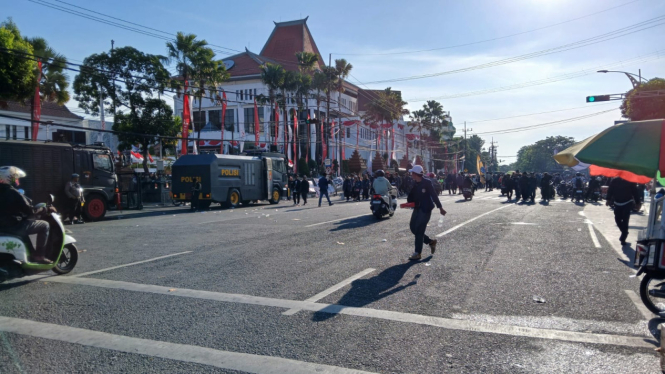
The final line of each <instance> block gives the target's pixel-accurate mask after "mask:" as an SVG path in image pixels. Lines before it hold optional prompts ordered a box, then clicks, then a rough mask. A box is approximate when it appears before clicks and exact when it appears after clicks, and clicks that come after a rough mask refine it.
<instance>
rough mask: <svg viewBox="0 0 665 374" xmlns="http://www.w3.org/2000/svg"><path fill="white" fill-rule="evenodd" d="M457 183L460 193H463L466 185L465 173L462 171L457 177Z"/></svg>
mask: <svg viewBox="0 0 665 374" xmlns="http://www.w3.org/2000/svg"><path fill="white" fill-rule="evenodd" d="M455 184H456V185H457V188H458V189H459V191H458V193H460V194H461V193H462V186H464V175H463V174H462V172H461V171H460V172H459V174H457V178H455Z"/></svg>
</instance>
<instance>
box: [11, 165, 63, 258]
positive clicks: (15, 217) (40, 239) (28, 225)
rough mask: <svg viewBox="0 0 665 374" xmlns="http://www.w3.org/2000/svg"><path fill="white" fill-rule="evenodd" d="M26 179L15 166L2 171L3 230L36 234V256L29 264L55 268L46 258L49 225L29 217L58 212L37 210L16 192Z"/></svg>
mask: <svg viewBox="0 0 665 374" xmlns="http://www.w3.org/2000/svg"><path fill="white" fill-rule="evenodd" d="M25 176H26V174H25V172H24V171H23V170H21V169H19V168H17V167H15V166H3V167H0V228H1V229H2V230H4V231H7V232H10V233H15V234H17V235H33V234H36V235H37V242H36V245H35V252H34V253H33V255H32V258H30V259H29V261H30V262H33V263H37V264H52V263H53V261H51V260H49V259H47V258H46V257H44V254H45V252H46V243H47V242H48V233H49V228H50V225H49V223H48V222H46V221H42V220H35V219H30V217H31V216H33V215H40V214H44V213H49V212H56V210H55V208H53V207H49V208H46V207H44V208H34V207H33V206H32V203H31V202H30V201H29V199H28V198H27V197H26V196H24V195H23V194H21V193H20V192H19V191H18V190H17V189H16V188H15V186H18V184H19V182H18V180H19V178H23V177H25Z"/></svg>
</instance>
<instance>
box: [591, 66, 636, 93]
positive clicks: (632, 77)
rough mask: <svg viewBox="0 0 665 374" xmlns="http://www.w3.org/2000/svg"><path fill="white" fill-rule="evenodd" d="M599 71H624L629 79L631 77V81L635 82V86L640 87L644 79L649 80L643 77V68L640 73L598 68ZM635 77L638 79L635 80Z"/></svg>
mask: <svg viewBox="0 0 665 374" xmlns="http://www.w3.org/2000/svg"><path fill="white" fill-rule="evenodd" d="M598 73H622V74H626V77H628V79H630V83H632V84H633V88H637V87H639V86H640V85H641V84H642V80H644V81H645V82H647V80H646V79H644V78H642V69H639V70H638V73H639V74H633V73H629V72H627V71H618V70H598ZM635 77H637V80H635Z"/></svg>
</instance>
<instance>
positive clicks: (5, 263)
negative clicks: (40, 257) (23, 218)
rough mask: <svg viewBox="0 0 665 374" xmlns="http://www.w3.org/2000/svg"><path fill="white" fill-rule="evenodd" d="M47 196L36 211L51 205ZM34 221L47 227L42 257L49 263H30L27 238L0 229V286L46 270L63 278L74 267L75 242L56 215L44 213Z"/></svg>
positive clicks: (51, 200) (30, 248) (76, 259)
mask: <svg viewBox="0 0 665 374" xmlns="http://www.w3.org/2000/svg"><path fill="white" fill-rule="evenodd" d="M49 196H50V201H49V202H48V204H47V203H40V204H37V206H36V207H38V208H41V207H50V206H51V205H52V204H53V196H52V195H49ZM38 218H39V219H42V220H45V221H47V222H48V223H49V227H50V229H49V237H48V241H47V243H46V250H45V252H46V253H44V257H45V258H47V259H49V260H51V261H53V263H52V264H38V263H33V262H30V261H29V259H30V255H31V253H33V252H34V248H33V246H32V242H31V241H30V238H29V237H28V236H27V235H22V236H21V235H17V234H14V233H9V232H4V231H2V230H1V229H0V283H2V282H4V281H7V280H10V279H15V278H21V277H24V276H26V275H34V274H37V273H42V272H46V271H49V270H53V271H54V272H55V273H57V274H67V273H69V272H71V271H72V270H73V269H74V267H75V266H76V262H77V261H78V249H77V248H76V245H75V244H74V243H75V242H76V239H74V238H73V237H71V236H69V235H67V234H66V231H65V227H64V226H63V225H62V221H61V219H60V215H59V214H58V213H45V214H43V217H38Z"/></svg>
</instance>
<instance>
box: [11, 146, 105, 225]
mask: <svg viewBox="0 0 665 374" xmlns="http://www.w3.org/2000/svg"><path fill="white" fill-rule="evenodd" d="M0 166H16V167H18V168H20V169H23V170H24V171H25V172H26V174H27V175H28V176H27V177H25V178H22V179H21V185H20V188H21V189H23V190H25V194H26V196H28V197H30V198H31V199H32V200H33V201H34V202H35V203H38V202H44V201H46V199H47V197H48V195H49V194H50V195H54V196H55V198H56V199H55V205H56V207H57V208H58V210H60V211H63V212H64V213H67V212H68V211H69V209H70V208H71V204H67V203H66V202H67V201H68V199H67V196H66V195H65V185H66V184H67V182H69V181H70V180H71V176H72V174H74V173H77V174H79V176H80V179H79V183H80V184H81V187H82V188H83V196H84V197H85V205H84V206H83V215H84V216H85V217H86V219H87V220H88V221H97V220H100V219H102V218H103V217H104V215H106V211H107V210H108V208H109V206H112V205H115V199H114V198H115V193H116V187H117V182H118V179H117V177H116V175H115V169H114V165H113V158H112V157H111V150H110V149H109V148H108V147H106V146H104V145H103V144H95V145H71V144H67V143H52V142H30V141H20V140H1V141H0Z"/></svg>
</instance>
